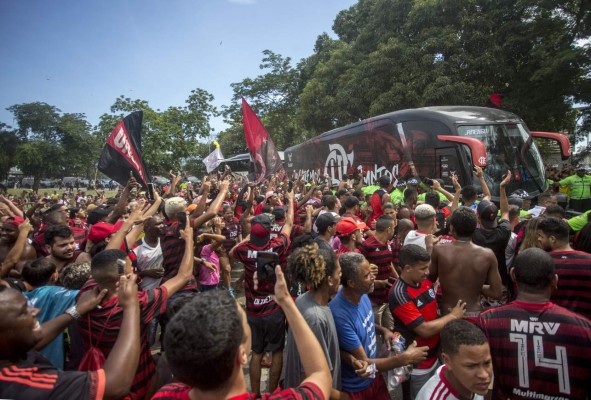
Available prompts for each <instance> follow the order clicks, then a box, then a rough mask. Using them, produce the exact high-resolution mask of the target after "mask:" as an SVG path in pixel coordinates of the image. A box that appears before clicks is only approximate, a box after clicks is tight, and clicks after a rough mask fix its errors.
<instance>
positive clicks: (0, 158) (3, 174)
mask: <svg viewBox="0 0 591 400" xmlns="http://www.w3.org/2000/svg"><path fill="white" fill-rule="evenodd" d="M18 143H19V142H18V137H17V134H16V132H15V131H14V130H13V129H12V128H11V127H10V126H8V125H6V124H4V123H2V122H0V148H2V152H0V179H6V178H8V173H9V172H10V168H12V167H13V166H14V165H15V161H14V158H15V153H16V149H17V147H18Z"/></svg>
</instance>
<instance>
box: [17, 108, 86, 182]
mask: <svg viewBox="0 0 591 400" xmlns="http://www.w3.org/2000/svg"><path fill="white" fill-rule="evenodd" d="M7 110H9V111H11V112H12V113H13V115H14V118H15V120H16V121H17V123H18V128H17V129H16V130H15V132H16V133H15V135H16V139H17V144H16V148H14V151H13V152H12V154H14V160H10V161H11V163H12V162H15V163H16V165H18V167H19V168H20V169H21V171H23V174H24V175H25V176H26V175H29V176H32V177H33V178H34V181H33V190H37V189H38V187H39V181H40V179H41V178H43V177H57V176H64V175H66V174H72V175H77V176H80V175H86V176H90V174H91V171H92V168H93V166H94V164H95V163H96V159H97V158H96V157H97V154H98V146H97V142H96V141H95V140H94V139H93V137H92V136H91V135H90V133H89V132H90V125H89V124H88V122H87V121H86V119H85V118H86V117H85V116H84V114H63V115H61V114H60V113H61V111H60V110H59V109H58V108H56V107H54V106H52V105H49V104H46V103H40V102H34V103H25V104H15V105H12V106H10V107H8V108H7ZM7 140H8V141H9V142H10V141H11V140H12V139H10V137H9V138H8V139H7ZM12 143H14V141H12ZM9 148H10V147H9ZM10 166H12V165H10ZM10 166H9V168H10Z"/></svg>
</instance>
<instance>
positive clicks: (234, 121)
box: [218, 50, 302, 157]
mask: <svg viewBox="0 0 591 400" xmlns="http://www.w3.org/2000/svg"><path fill="white" fill-rule="evenodd" d="M259 68H260V69H261V70H264V71H265V73H264V74H263V75H260V76H258V77H256V78H254V79H251V78H245V79H243V80H242V81H241V82H238V83H232V84H231V86H232V89H233V90H234V96H233V97H232V101H233V103H232V105H230V106H228V107H223V111H222V114H223V115H224V117H225V119H224V122H226V123H228V124H230V128H228V129H226V130H225V131H224V132H221V133H220V134H219V136H218V141H219V143H220V146H221V149H222V152H223V153H224V155H226V156H228V157H229V156H230V155H236V154H239V153H243V152H245V151H246V143H245V141H244V127H243V124H242V111H241V101H240V100H241V98H242V97H244V98H246V100H247V101H248V103H249V104H250V106H251V107H252V109H253V110H254V111H255V113H257V115H258V116H259V118H261V121H262V122H263V125H265V128H266V129H267V131H268V132H269V134H270V135H271V138H272V139H273V141H274V142H275V145H276V146H277V148H279V149H284V148H286V147H288V146H291V145H293V144H295V143H299V141H300V140H301V139H302V135H301V131H300V130H299V127H298V124H297V122H296V118H295V115H296V112H297V106H298V103H299V101H298V96H299V93H300V86H301V84H300V74H299V72H298V69H297V68H294V67H293V66H292V65H291V59H290V58H289V57H283V56H281V55H280V54H276V53H274V52H272V51H271V50H264V51H263V59H262V62H261V64H260V65H259Z"/></svg>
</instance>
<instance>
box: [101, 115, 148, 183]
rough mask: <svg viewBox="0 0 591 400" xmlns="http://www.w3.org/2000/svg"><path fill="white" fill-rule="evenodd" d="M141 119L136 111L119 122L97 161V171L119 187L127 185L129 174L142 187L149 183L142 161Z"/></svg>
mask: <svg viewBox="0 0 591 400" xmlns="http://www.w3.org/2000/svg"><path fill="white" fill-rule="evenodd" d="M142 117H143V113H142V112H141V111H136V112H133V113H131V114H129V115H128V116H127V117H125V118H124V119H122V120H121V121H119V123H118V124H117V126H115V129H113V132H111V135H109V138H108V139H107V143H106V144H105V147H103V152H102V153H101V157H100V159H99V163H98V170H99V171H101V172H102V173H104V174H105V175H107V176H108V177H109V178H111V179H113V180H114V181H116V182H119V183H120V184H121V185H125V184H126V183H127V181H128V179H129V173H130V172H131V173H133V176H134V177H135V179H136V180H137V182H138V183H139V184H141V185H142V186H143V187H147V185H146V184H147V183H148V182H150V176H149V174H148V171H147V170H146V167H145V166H144V162H143V160H142V151H141V148H142V134H141V132H142Z"/></svg>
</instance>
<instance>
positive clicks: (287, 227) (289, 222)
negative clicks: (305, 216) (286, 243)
mask: <svg viewBox="0 0 591 400" xmlns="http://www.w3.org/2000/svg"><path fill="white" fill-rule="evenodd" d="M285 197H286V199H287V213H286V216H285V224H284V225H283V228H281V233H284V234H286V235H287V236H288V237H289V235H291V229H292V228H293V214H294V210H293V189H292V191H291V192H288V193H286V194H285Z"/></svg>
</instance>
